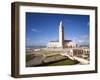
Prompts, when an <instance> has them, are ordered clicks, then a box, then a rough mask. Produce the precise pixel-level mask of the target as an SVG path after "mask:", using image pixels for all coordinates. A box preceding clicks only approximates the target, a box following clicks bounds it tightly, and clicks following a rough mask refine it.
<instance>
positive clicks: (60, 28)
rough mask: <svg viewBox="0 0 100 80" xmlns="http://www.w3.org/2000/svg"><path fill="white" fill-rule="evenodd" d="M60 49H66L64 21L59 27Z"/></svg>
mask: <svg viewBox="0 0 100 80" xmlns="http://www.w3.org/2000/svg"><path fill="white" fill-rule="evenodd" d="M59 47H61V48H64V26H63V22H62V21H60V25H59Z"/></svg>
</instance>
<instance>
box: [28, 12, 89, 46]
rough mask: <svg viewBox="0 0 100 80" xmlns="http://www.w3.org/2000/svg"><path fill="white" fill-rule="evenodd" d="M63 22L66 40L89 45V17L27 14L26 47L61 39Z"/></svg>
mask: <svg viewBox="0 0 100 80" xmlns="http://www.w3.org/2000/svg"><path fill="white" fill-rule="evenodd" d="M61 20H62V21H63V25H64V37H65V39H68V40H69V39H70V40H73V41H75V42H77V43H80V44H89V16H88V15H72V14H46V13H29V12H27V13H26V46H37V45H46V44H47V43H48V42H49V41H51V40H58V39H59V33H58V32H59V30H58V29H59V23H60V21H61Z"/></svg>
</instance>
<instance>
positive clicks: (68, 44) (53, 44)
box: [47, 21, 77, 49]
mask: <svg viewBox="0 0 100 80" xmlns="http://www.w3.org/2000/svg"><path fill="white" fill-rule="evenodd" d="M47 47H48V48H62V49H64V48H75V47H77V44H76V43H75V42H72V40H65V39H64V26H63V22H62V21H60V25H59V40H57V41H50V42H49V43H48V44H47Z"/></svg>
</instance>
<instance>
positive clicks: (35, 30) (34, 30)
mask: <svg viewBox="0 0 100 80" xmlns="http://www.w3.org/2000/svg"><path fill="white" fill-rule="evenodd" d="M31 31H33V32H41V30H37V29H31Z"/></svg>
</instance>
